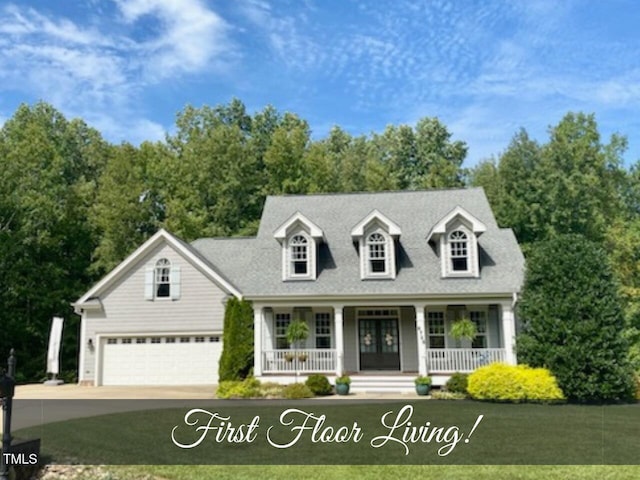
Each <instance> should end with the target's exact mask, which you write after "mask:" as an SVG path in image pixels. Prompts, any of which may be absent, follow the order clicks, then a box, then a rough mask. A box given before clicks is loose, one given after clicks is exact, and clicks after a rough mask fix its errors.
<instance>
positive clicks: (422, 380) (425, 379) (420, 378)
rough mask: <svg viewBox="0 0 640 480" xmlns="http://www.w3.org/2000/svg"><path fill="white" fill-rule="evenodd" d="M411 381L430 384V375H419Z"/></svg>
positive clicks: (418, 383)
mask: <svg viewBox="0 0 640 480" xmlns="http://www.w3.org/2000/svg"><path fill="white" fill-rule="evenodd" d="M413 383H415V384H416V385H431V377H429V376H423V375H420V376H417V377H416V378H415V379H414V380H413Z"/></svg>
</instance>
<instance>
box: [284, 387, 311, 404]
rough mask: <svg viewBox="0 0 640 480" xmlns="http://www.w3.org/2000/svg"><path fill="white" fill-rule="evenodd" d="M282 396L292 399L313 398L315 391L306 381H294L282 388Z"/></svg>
mask: <svg viewBox="0 0 640 480" xmlns="http://www.w3.org/2000/svg"><path fill="white" fill-rule="evenodd" d="M282 396H283V397H284V398H288V399H290V400H295V399H298V398H311V397H313V392H312V391H311V389H310V388H309V387H307V386H306V385H305V384H304V383H292V384H291V385H287V386H286V387H284V389H283V390H282Z"/></svg>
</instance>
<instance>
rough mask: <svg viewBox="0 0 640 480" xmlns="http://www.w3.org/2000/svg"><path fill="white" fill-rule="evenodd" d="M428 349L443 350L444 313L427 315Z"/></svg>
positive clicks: (429, 313)
mask: <svg viewBox="0 0 640 480" xmlns="http://www.w3.org/2000/svg"><path fill="white" fill-rule="evenodd" d="M427 322H428V323H427V332H428V336H429V348H444V346H445V342H444V312H428V313H427Z"/></svg>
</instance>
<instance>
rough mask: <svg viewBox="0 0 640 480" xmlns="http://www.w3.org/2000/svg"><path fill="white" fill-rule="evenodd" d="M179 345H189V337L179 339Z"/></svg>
mask: <svg viewBox="0 0 640 480" xmlns="http://www.w3.org/2000/svg"><path fill="white" fill-rule="evenodd" d="M180 343H191V337H180Z"/></svg>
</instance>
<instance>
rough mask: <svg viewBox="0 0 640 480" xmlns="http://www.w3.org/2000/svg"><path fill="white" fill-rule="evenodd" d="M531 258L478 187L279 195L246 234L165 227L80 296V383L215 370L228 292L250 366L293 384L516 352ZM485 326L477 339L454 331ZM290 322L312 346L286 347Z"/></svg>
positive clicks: (363, 377)
mask: <svg viewBox="0 0 640 480" xmlns="http://www.w3.org/2000/svg"><path fill="white" fill-rule="evenodd" d="M523 272H524V259H523V256H522V253H521V251H520V248H519V246H518V244H517V242H516V239H515V237H514V235H513V232H512V231H511V230H510V229H503V228H499V227H498V225H497V223H496V221H495V218H494V216H493V213H492V211H491V208H490V206H489V203H488V201H487V198H486V196H485V194H484V191H483V190H482V189H481V188H471V189H451V190H432V191H407V192H383V193H353V194H323V195H290V196H271V197H268V198H267V199H266V203H265V206H264V211H263V215H262V219H261V222H260V227H259V230H258V233H257V236H256V237H252V238H203V239H199V240H196V241H194V242H193V243H191V244H188V243H185V242H183V241H182V240H180V239H178V238H177V237H175V236H174V235H172V234H170V233H169V232H166V231H164V230H161V231H159V232H158V233H156V234H155V235H154V236H153V237H152V238H150V239H149V240H148V241H147V242H146V243H144V244H143V245H142V246H141V247H140V248H138V249H137V250H136V251H135V252H134V253H132V254H131V255H130V256H129V257H128V258H127V259H126V260H124V261H123V262H122V263H121V264H120V265H118V266H117V267H116V268H115V269H114V270H113V271H112V272H110V273H109V274H108V275H107V276H106V277H104V278H103V279H102V280H101V281H100V282H98V283H97V284H96V285H95V286H94V287H93V288H91V289H90V290H89V291H88V292H87V293H86V294H85V295H83V296H82V297H81V298H80V299H79V300H78V301H77V302H76V303H75V304H74V307H75V311H76V312H77V313H78V314H80V315H81V316H82V323H81V353H80V369H79V370H80V371H79V379H80V382H81V383H84V384H91V385H120V384H137V385H140V384H157V385H162V384H208V383H215V382H216V381H217V371H218V359H219V357H220V353H221V349H222V336H223V335H224V332H223V316H224V305H225V301H226V300H227V299H228V298H230V297H231V296H236V297H238V298H245V299H247V300H250V301H251V302H252V304H253V310H254V337H255V366H254V373H255V375H256V377H258V378H261V379H267V378H268V379H270V380H272V381H280V382H288V381H293V378H294V377H295V376H296V375H305V374H308V373H311V372H314V373H315V372H319V373H324V374H326V375H328V376H329V377H332V376H334V375H338V374H340V373H342V372H348V373H349V374H350V375H352V378H353V380H354V383H353V384H352V388H353V389H357V388H358V387H360V388H362V389H366V388H373V387H375V386H378V387H381V388H382V387H383V386H387V387H389V388H391V389H399V390H401V389H404V388H407V386H409V388H410V386H411V385H412V381H413V377H415V376H416V375H417V374H422V375H424V374H429V375H431V376H433V377H434V383H435V384H436V385H437V384H442V383H443V382H444V381H446V379H447V378H448V376H449V375H451V373H452V372H456V371H462V372H468V371H472V370H473V369H475V368H477V367H478V366H480V365H483V364H486V363H489V362H492V361H503V362H507V363H511V364H515V363H516V356H515V352H514V336H515V326H516V323H515V318H514V305H515V302H516V301H517V295H518V292H519V290H520V287H521V285H522V281H523ZM463 317H464V318H468V319H470V320H471V321H472V322H474V323H475V325H476V327H477V335H476V337H475V338H474V339H473V340H456V339H455V338H453V337H452V336H451V335H450V331H451V326H452V324H453V322H455V321H456V320H458V319H461V318H463ZM294 319H302V320H304V321H305V322H307V324H308V326H309V330H310V335H309V338H308V339H307V340H306V344H305V345H302V346H300V345H299V346H297V347H296V351H295V354H292V352H291V349H290V345H289V344H288V342H287V339H286V330H287V326H288V325H289V323H290V322H291V321H293V320H294Z"/></svg>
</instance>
